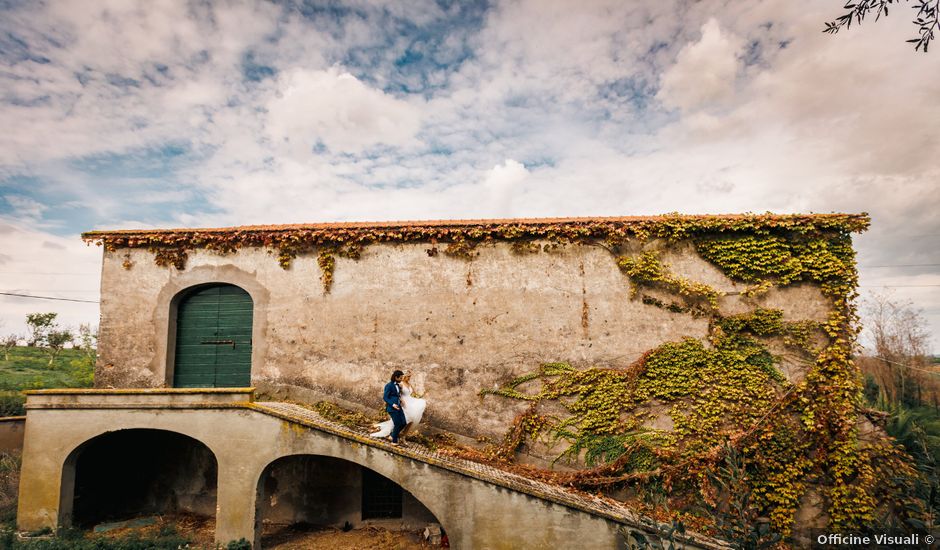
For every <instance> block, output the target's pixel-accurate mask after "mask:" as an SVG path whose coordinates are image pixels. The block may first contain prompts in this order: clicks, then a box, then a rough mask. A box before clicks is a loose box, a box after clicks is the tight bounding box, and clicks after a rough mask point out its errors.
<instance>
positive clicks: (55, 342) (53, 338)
mask: <svg viewBox="0 0 940 550" xmlns="http://www.w3.org/2000/svg"><path fill="white" fill-rule="evenodd" d="M74 338H75V335H74V334H72V331H71V330H69V329H59V328H58V327H55V328H53V329H52V330H50V331H49V333H48V334H47V335H46V345H45V346H43V349H45V350H46V357H48V358H49V366H50V367H51V366H52V364H53V363H54V362H55V360H56V357H58V356H59V354H60V353H62V350H63V349H65V345H66V344H68V343H70V342H71V341H72V340H73V339H74Z"/></svg>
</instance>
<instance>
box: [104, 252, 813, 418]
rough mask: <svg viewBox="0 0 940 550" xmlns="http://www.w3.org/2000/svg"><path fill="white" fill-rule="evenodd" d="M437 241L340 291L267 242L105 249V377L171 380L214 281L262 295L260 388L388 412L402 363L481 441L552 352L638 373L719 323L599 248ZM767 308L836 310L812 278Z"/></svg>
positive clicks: (792, 370) (369, 266) (690, 256)
mask: <svg viewBox="0 0 940 550" xmlns="http://www.w3.org/2000/svg"><path fill="white" fill-rule="evenodd" d="M428 248H430V245H429V244H404V245H392V244H376V245H370V246H368V247H367V248H365V250H364V251H363V254H362V257H361V259H359V260H351V259H345V258H337V259H336V266H335V271H334V283H333V286H332V290H331V292H329V293H325V292H324V289H323V285H322V283H321V280H320V276H321V272H320V269H319V267H318V265H317V261H316V255H302V256H300V257H298V258H297V259H295V260H294V262H293V265H292V266H291V267H290V268H289V269H287V270H284V269H282V268H281V267H280V266H279V265H278V262H277V258H276V256H275V255H272V254H271V253H270V251H269V250H266V249H259V248H248V249H242V250H240V251H239V252H238V253H236V254H230V255H219V254H216V253H213V252H207V251H202V250H200V251H195V252H193V253H191V254H190V257H189V260H188V263H187V267H186V269H185V270H183V271H177V270H176V269H174V268H172V267H159V266H156V265H155V264H154V261H153V256H152V254H151V253H149V252H147V251H146V250H141V249H129V250H128V249H119V250H117V251H113V252H106V253H105V255H104V265H103V273H102V292H101V295H102V303H101V333H100V340H99V348H98V351H99V359H98V366H97V370H96V384H97V385H98V386H100V387H117V388H123V387H159V386H165V385H168V382H167V381H168V380H169V381H171V380H172V355H173V341H174V338H175V336H174V334H175V332H174V330H175V329H174V325H173V322H174V316H175V305H174V301H173V298H174V297H175V296H177V295H178V294H179V293H180V292H182V291H183V290H185V289H187V288H189V287H191V286H193V285H197V284H203V283H209V282H226V283H231V284H236V285H238V286H240V287H242V288H244V289H245V290H246V291H248V293H249V294H251V296H252V298H253V300H254V304H255V312H254V329H253V331H254V338H253V346H254V347H253V357H252V384H253V385H255V386H256V387H258V388H259V389H260V390H261V391H262V392H266V393H269V394H275V395H276V396H277V397H282V398H290V399H298V400H309V401H314V400H318V399H323V398H329V399H334V400H335V399H339V400H341V401H345V402H347V403H352V404H358V405H360V406H364V407H367V408H372V409H379V408H381V405H382V403H381V389H382V385H383V384H384V382H386V381H387V379H388V376H389V373H390V372H391V371H392V370H394V369H402V370H406V371H411V372H412V373H414V376H413V382H414V383H415V385H416V386H417V387H418V388H419V390H424V391H427V394H428V395H427V398H428V400H429V406H428V411H427V413H426V419H427V420H428V422H430V423H431V424H436V425H438V426H440V427H442V428H446V429H449V430H452V431H456V432H458V433H464V434H467V435H471V436H478V435H487V436H499V435H501V434H502V433H504V431H505V430H506V428H507V427H508V426H509V424H510V423H511V421H512V419H513V418H514V417H515V416H516V414H517V413H519V412H521V411H522V410H523V409H524V408H525V406H526V404H525V403H521V402H517V401H514V400H497V399H487V400H485V401H481V400H480V399H479V397H478V392H479V391H480V389H482V388H494V387H496V386H497V385H499V384H501V383H505V382H506V381H508V380H510V379H511V378H513V377H514V376H516V375H518V374H521V373H524V372H531V371H532V370H534V369H535V368H537V366H538V365H539V364H540V363H542V362H548V361H569V362H571V363H572V364H574V365H575V366H580V367H586V366H613V367H617V366H626V365H629V364H630V363H632V362H634V361H635V360H637V359H638V358H639V357H640V356H641V355H642V354H643V353H644V352H646V351H648V350H650V349H652V348H654V347H656V346H658V345H659V344H661V343H663V342H666V341H674V340H679V339H681V338H683V337H695V338H704V337H705V336H706V333H707V330H708V321H707V319H704V318H694V317H692V316H690V315H688V314H681V313H672V312H669V311H667V310H665V309H661V308H658V307H656V306H653V305H646V304H643V303H642V302H641V301H639V300H636V299H633V298H631V293H630V282H629V281H628V279H627V278H626V277H625V276H624V275H623V274H622V273H621V272H620V271H619V269H618V268H617V265H616V263H615V258H614V256H613V255H612V254H611V253H610V252H609V251H607V250H605V249H604V248H602V247H600V246H589V245H569V246H567V247H563V248H560V249H557V250H554V251H550V252H544V251H543V252H538V253H530V254H518V253H515V252H513V251H512V249H511V247H510V245H509V244H507V243H497V244H494V245H486V246H480V247H478V248H477V252H478V253H479V254H478V255H477V256H476V257H475V258H474V259H473V260H470V261H468V260H462V259H457V258H452V257H449V256H446V255H444V254H437V255H435V256H431V255H429V254H428V253H427V249H428ZM629 248H630V245H628V246H627V249H628V250H626V251H625V252H626V253H630V250H629ZM634 248H635V251H638V250H639V245H638V244H637V245H636V246H635V247H634ZM663 260H664V262H665V263H667V264H668V265H669V267H670V268H671V270H672V271H673V272H675V273H678V274H680V275H683V276H685V277H688V278H690V279H693V280H696V281H700V282H704V283H707V284H710V285H712V286H713V287H716V288H718V289H720V290H724V291H727V292H732V293H733V292H736V291H738V290H741V289H740V288H738V287H736V286H735V285H734V284H733V283H732V282H731V281H730V280H729V279H728V278H726V277H725V276H724V275H723V274H722V273H720V272H719V271H718V270H717V269H716V268H714V267H713V266H712V265H710V264H709V263H707V262H706V261H704V260H703V259H701V258H700V257H699V256H698V255H697V254H696V253H695V251H694V249H692V247H691V246H681V245H680V246H678V247H671V248H670V251H669V252H666V253H664V255H663ZM128 265H129V266H130V269H126V268H125V266H128ZM757 304H758V305H762V306H763V307H774V308H780V309H782V310H784V312H785V319H787V320H801V319H815V320H820V321H823V320H825V316H826V312H827V310H828V308H827V303H826V300H825V299H824V297H823V296H822V294H821V293H820V291H819V289H818V288H817V287H815V286H812V285H798V286H792V287H787V288H784V289H776V290H772V291H771V292H769V293H768V294H766V295H765V296H763V297H761V298H759V301H758V303H757ZM753 307H754V304H751V305H746V304H744V303H743V302H742V301H741V298H740V297H739V296H735V295H731V296H726V297H724V298H722V302H721V308H722V312H723V313H724V314H732V313H739V312H744V311H748V310H750V309H752V308H753ZM772 351H773V350H772ZM781 368H782V370H783V371H784V372H785V374H786V375H787V376H788V377H789V378H791V379H794V380H795V379H799V378H800V377H801V376H802V372H801V371H800V368H801V367H799V366H797V365H796V364H786V363H785V364H783V365H781Z"/></svg>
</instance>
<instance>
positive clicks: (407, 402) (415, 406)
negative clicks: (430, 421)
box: [369, 373, 428, 442]
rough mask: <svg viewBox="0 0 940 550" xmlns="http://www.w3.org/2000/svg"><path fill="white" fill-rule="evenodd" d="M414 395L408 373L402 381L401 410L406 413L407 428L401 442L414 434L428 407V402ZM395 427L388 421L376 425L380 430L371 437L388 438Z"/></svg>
mask: <svg viewBox="0 0 940 550" xmlns="http://www.w3.org/2000/svg"><path fill="white" fill-rule="evenodd" d="M413 394H414V388H413V387H412V386H411V373H408V374H406V375H405V376H403V377H402V379H401V396H400V401H401V410H402V412H404V413H405V427H404V428H403V429H402V431H401V432H400V433H399V434H398V439H399V441H401V442H404V441H405V436H406V435H407V434H409V433H411V432H413V431H414V429H415V428H416V427H417V426H418V424H419V423H421V417H422V416H423V415H424V409H425V407H427V406H428V402H427V401H426V400H424V399H421V398H419V397H414V396H413ZM393 426H394V424H393V423H392V420H391V419H388V420H386V421H385V422H382V423H381V424H376V425H375V427H376V428H378V431H377V432H374V433H371V434H369V435H371V436H372V437H388V436H389V435H391V433H392V427H393Z"/></svg>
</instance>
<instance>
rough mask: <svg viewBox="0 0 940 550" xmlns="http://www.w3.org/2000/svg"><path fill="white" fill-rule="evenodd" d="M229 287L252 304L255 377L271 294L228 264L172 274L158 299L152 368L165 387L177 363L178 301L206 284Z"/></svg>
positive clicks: (260, 362)
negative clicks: (240, 292)
mask: <svg viewBox="0 0 940 550" xmlns="http://www.w3.org/2000/svg"><path fill="white" fill-rule="evenodd" d="M220 284H228V285H233V286H236V287H238V288H240V289H242V290H244V291H245V292H247V293H248V296H250V298H251V301H252V303H253V304H254V312H253V316H252V329H251V378H252V379H254V377H255V376H256V375H257V373H258V372H259V371H260V370H261V366H262V365H263V364H264V356H265V353H266V351H267V338H266V333H267V315H266V311H267V307H268V303H269V302H270V293H269V292H268V290H267V288H265V287H264V286H263V285H262V284H261V283H260V282H258V279H257V277H256V276H255V274H254V273H251V272H248V271H245V270H242V269H240V268H238V267H235V266H234V265H231V264H226V265H212V266H207V265H203V266H196V267H194V268H192V269H188V270H186V271H183V272H176V271H174V272H173V274H172V276H171V278H170V280H169V281H167V283H166V284H165V285H164V286H163V288H162V289H161V290H160V293H159V294H158V296H157V300H156V305H155V307H154V311H153V325H154V328H155V329H156V330H155V332H154V349H155V350H156V353H155V354H154V359H153V362H152V363H151V368H152V371H153V372H154V374H155V375H156V376H157V377H158V379H162V381H163V385H164V386H166V387H172V386H173V378H174V370H175V360H176V333H177V326H176V320H177V314H178V308H179V304H180V302H181V301H182V300H183V299H184V298H185V297H186V296H187V295H188V293H189V292H192V291H194V290H198V289H199V288H202V287H205V286H209V285H220Z"/></svg>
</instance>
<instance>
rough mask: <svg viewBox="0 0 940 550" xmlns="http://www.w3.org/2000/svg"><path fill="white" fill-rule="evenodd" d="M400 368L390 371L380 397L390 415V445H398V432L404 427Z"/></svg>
mask: <svg viewBox="0 0 940 550" xmlns="http://www.w3.org/2000/svg"><path fill="white" fill-rule="evenodd" d="M404 374H405V373H403V372H402V371H400V370H396V371H395V372H393V373H392V379H391V381H390V382H389V383H388V384H385V391H384V392H383V393H382V399H384V400H385V412H387V413H388V415H389V416H391V417H392V424H393V425H394V427H393V428H392V435H391V438H392V445H398V434H399V433H400V432H401V430H402V428H404V427H405V413H404V412H403V411H402V410H401V386H399V385H398V384H399V382H401V377H402V376H403V375H404Z"/></svg>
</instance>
